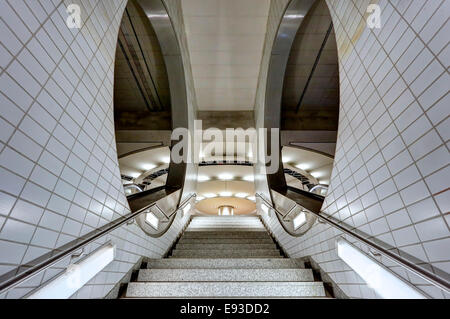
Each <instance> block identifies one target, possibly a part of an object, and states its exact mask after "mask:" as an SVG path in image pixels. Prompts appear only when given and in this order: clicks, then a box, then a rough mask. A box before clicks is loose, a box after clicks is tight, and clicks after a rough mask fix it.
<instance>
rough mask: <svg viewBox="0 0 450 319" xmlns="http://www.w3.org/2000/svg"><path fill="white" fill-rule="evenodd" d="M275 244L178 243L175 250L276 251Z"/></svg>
mask: <svg viewBox="0 0 450 319" xmlns="http://www.w3.org/2000/svg"><path fill="white" fill-rule="evenodd" d="M276 248H277V247H276V246H275V243H271V244H223V243H221V244H217V243H215V244H199V243H195V244H184V243H178V244H177V246H176V249H177V250H183V249H189V250H205V249H217V250H232V249H276Z"/></svg>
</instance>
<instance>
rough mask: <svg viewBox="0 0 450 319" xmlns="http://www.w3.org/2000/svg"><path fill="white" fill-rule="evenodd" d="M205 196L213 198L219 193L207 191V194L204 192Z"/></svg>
mask: <svg viewBox="0 0 450 319" xmlns="http://www.w3.org/2000/svg"><path fill="white" fill-rule="evenodd" d="M203 196H205V197H206V198H213V197H217V194H214V193H207V194H203Z"/></svg>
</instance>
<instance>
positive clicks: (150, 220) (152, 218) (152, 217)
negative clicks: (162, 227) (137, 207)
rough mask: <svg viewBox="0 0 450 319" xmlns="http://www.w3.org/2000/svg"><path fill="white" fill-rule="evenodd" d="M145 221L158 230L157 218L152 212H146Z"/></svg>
mask: <svg viewBox="0 0 450 319" xmlns="http://www.w3.org/2000/svg"><path fill="white" fill-rule="evenodd" d="M145 221H146V222H147V223H148V224H149V225H150V226H152V227H153V228H154V229H155V230H158V227H159V218H158V217H156V216H155V214H153V213H152V212H150V211H149V212H148V213H147V214H146V215H145Z"/></svg>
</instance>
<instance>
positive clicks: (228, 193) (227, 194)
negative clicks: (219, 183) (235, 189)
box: [219, 192, 233, 197]
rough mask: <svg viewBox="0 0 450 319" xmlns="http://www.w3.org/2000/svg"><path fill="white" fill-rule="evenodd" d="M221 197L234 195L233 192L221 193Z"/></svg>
mask: <svg viewBox="0 0 450 319" xmlns="http://www.w3.org/2000/svg"><path fill="white" fill-rule="evenodd" d="M219 195H220V196H221V197H230V196H231V195H233V193H232V192H221V193H219Z"/></svg>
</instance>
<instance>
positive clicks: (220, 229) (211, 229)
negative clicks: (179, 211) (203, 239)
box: [186, 227, 267, 233]
mask: <svg viewBox="0 0 450 319" xmlns="http://www.w3.org/2000/svg"><path fill="white" fill-rule="evenodd" d="M193 232H262V233H267V232H266V230H265V229H264V228H263V227H217V228H216V227H197V228H192V227H188V228H187V229H186V233H193Z"/></svg>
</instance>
